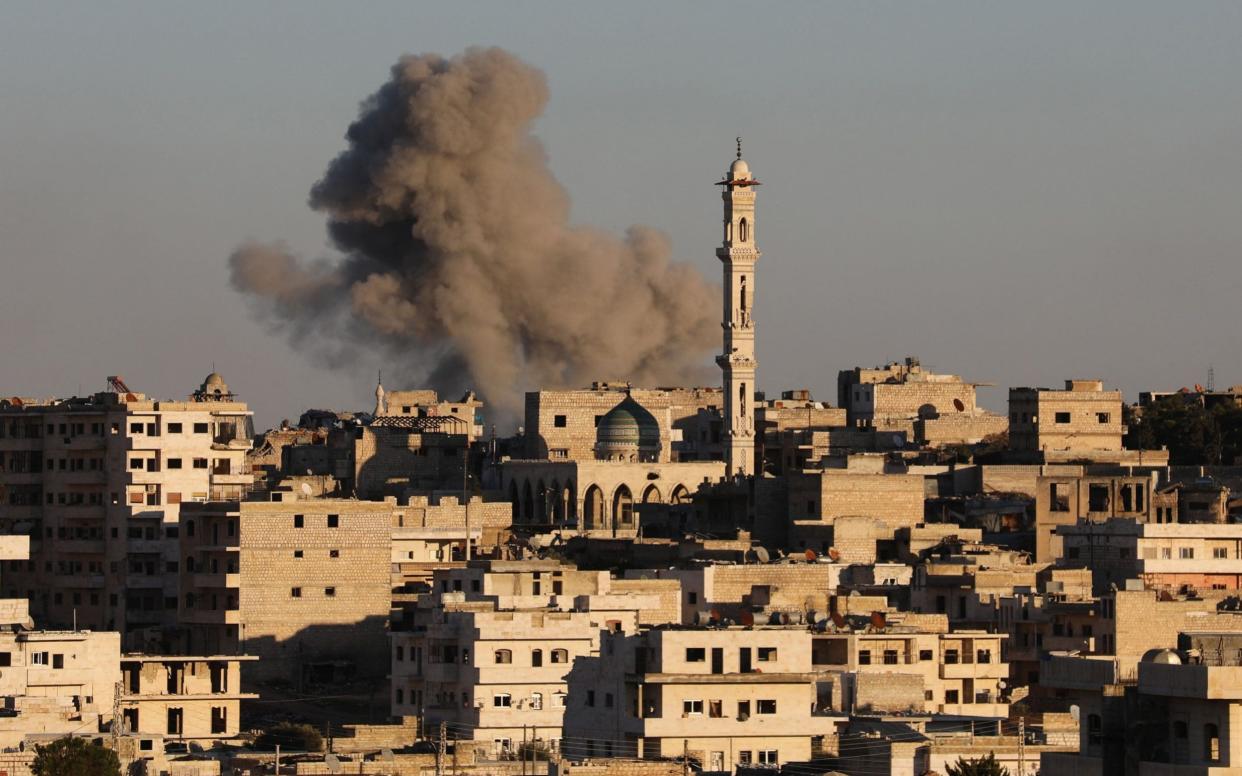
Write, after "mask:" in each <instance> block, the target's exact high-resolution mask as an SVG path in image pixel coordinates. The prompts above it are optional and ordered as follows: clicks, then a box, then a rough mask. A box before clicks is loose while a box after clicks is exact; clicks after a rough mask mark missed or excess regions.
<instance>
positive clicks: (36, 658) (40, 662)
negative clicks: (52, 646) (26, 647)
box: [30, 652, 49, 666]
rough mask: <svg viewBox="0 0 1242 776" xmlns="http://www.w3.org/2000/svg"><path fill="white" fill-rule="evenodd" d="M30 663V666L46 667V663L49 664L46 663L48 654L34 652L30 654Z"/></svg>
mask: <svg viewBox="0 0 1242 776" xmlns="http://www.w3.org/2000/svg"><path fill="white" fill-rule="evenodd" d="M30 662H31V664H32V665H36V666H45V665H47V664H48V662H49V661H48V653H46V652H35V653H34V654H32V655H31V656H30Z"/></svg>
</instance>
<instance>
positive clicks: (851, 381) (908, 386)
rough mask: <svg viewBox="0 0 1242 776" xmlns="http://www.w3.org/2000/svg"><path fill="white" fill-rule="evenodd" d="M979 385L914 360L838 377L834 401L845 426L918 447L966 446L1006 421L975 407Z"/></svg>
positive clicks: (1000, 429) (999, 429)
mask: <svg viewBox="0 0 1242 776" xmlns="http://www.w3.org/2000/svg"><path fill="white" fill-rule="evenodd" d="M977 385H978V384H977V383H968V382H965V381H964V380H962V378H961V377H959V376H958V375H945V374H936V373H934V372H930V371H927V370H925V369H924V368H923V366H922V365H921V364H920V363H919V360H918V359H917V358H912V357H911V358H907V359H906V360H905V361H904V362H897V361H894V362H892V363H889V364H886V365H885V366H882V367H875V368H873V369H864V368H862V367H855V368H853V369H850V370H846V371H842V372H840V373H839V374H838V375H837V401H838V402H839V403H840V405H841V406H842V407H844V408H846V410H847V412H848V416H849V424H850V425H852V426H855V427H857V428H871V429H875V430H877V431H881V432H901V433H904V434H905V435H906V438H908V439H911V440H915V441H917V442H919V443H921V444H930V445H946V444H969V443H975V442H979V441H982V440H983V439H984V438H985V437H988V436H992V435H995V434H1000V433H1003V432H1004V431H1005V429H1006V423H1005V418H1004V417H1002V416H1000V415H994V414H992V413H990V412H987V411H985V410H983V409H981V408H980V407H979V406H978V405H977V404H976V399H975V394H976V388H977Z"/></svg>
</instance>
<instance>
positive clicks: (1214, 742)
mask: <svg viewBox="0 0 1242 776" xmlns="http://www.w3.org/2000/svg"><path fill="white" fill-rule="evenodd" d="M1203 759H1204V760H1207V761H1208V762H1212V763H1214V762H1216V761H1218V760H1220V728H1218V727H1217V726H1216V725H1214V724H1212V723H1211V722H1209V723H1207V724H1206V725H1204V726H1203Z"/></svg>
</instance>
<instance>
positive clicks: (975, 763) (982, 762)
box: [945, 752, 1009, 776]
mask: <svg viewBox="0 0 1242 776" xmlns="http://www.w3.org/2000/svg"><path fill="white" fill-rule="evenodd" d="M945 770H946V771H947V772H948V774H949V776H1009V769H1008V768H1006V767H1005V766H1003V765H1001V764H1000V763H998V762H997V761H996V755H995V754H993V753H991V752H988V753H987V755H986V756H985V757H974V758H971V759H969V760H967V759H966V758H965V757H959V758H957V762H956V763H954V764H952V765H949V764H946V765H945Z"/></svg>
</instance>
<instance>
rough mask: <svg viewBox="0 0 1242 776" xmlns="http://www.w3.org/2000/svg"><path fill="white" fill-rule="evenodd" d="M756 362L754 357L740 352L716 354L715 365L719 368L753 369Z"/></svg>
mask: <svg viewBox="0 0 1242 776" xmlns="http://www.w3.org/2000/svg"><path fill="white" fill-rule="evenodd" d="M757 364H758V362H757V361H755V359H754V358H752V357H750V356H744V355H742V354H740V353H728V354H725V355H720V356H716V366H718V367H720V368H721V369H727V368H729V369H754V368H755V366H756V365H757Z"/></svg>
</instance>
